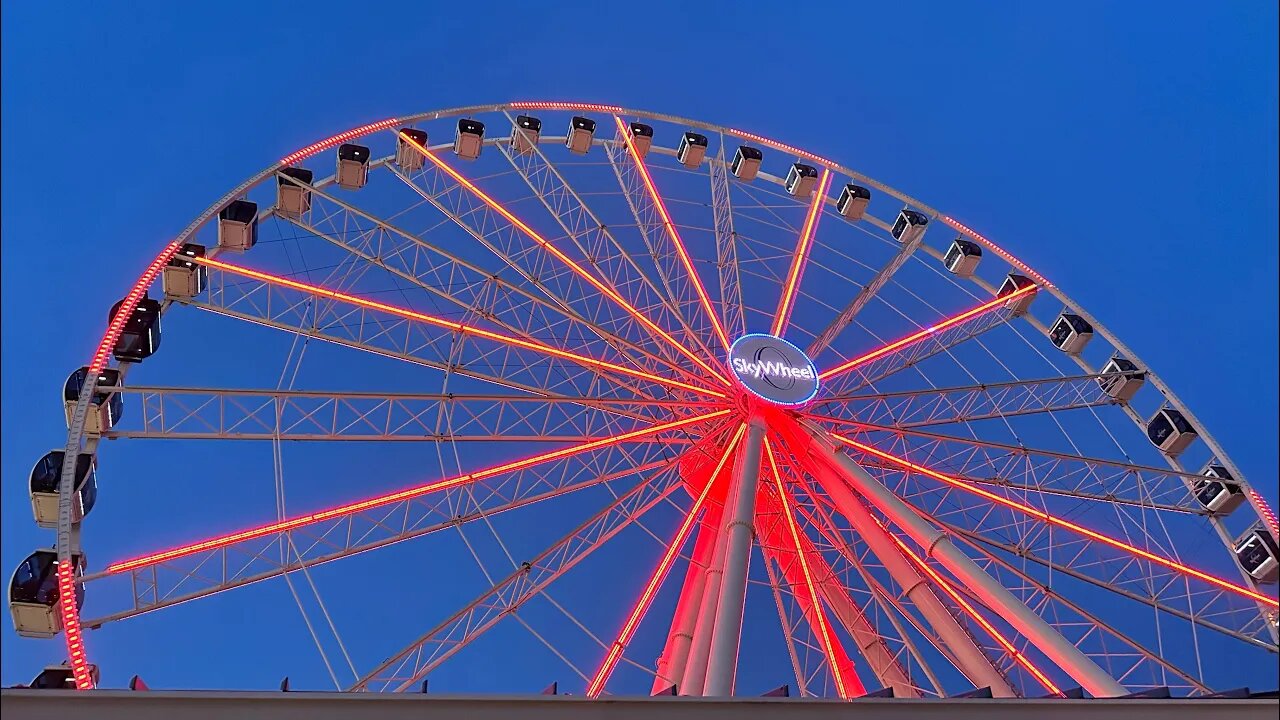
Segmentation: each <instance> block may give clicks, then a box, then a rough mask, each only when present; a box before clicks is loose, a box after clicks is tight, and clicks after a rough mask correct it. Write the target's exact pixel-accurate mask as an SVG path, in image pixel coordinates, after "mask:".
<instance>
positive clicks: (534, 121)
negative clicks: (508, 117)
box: [511, 115, 542, 155]
mask: <svg viewBox="0 0 1280 720" xmlns="http://www.w3.org/2000/svg"><path fill="white" fill-rule="evenodd" d="M540 137H542V121H541V120H539V119H538V118H536V117H533V116H530V115H517V116H516V121H515V124H514V125H512V127H511V149H512V150H515V151H516V154H517V155H527V154H529V153H531V152H533V149H534V148H536V147H537V146H538V139H539V138H540Z"/></svg>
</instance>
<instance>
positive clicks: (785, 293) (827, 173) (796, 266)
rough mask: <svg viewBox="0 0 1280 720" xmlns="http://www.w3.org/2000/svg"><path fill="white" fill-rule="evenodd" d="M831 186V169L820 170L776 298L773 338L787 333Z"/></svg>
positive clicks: (771, 332)
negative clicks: (784, 278) (789, 263)
mask: <svg viewBox="0 0 1280 720" xmlns="http://www.w3.org/2000/svg"><path fill="white" fill-rule="evenodd" d="M830 186H831V169H830V168H826V167H824V168H822V177H821V178H819V179H818V188H817V190H814V192H813V199H812V200H811V201H810V202H809V212H808V213H807V214H806V215H805V218H804V225H803V226H802V227H801V229H800V241H799V242H798V243H796V254H795V256H794V257H793V258H792V259H791V270H790V271H789V272H788V273H787V282H786V283H785V284H784V285H783V287H782V297H781V298H778V310H777V312H775V313H774V314H773V330H771V331H770V332H769V334H770V335H773V336H774V337H782V333H784V332H786V331H787V323H788V322H789V321H790V320H791V306H792V303H794V302H795V295H796V290H797V289H798V288H799V287H800V277H801V276H802V275H803V274H804V266H805V263H807V262H808V260H809V246H810V245H811V244H812V243H813V236H814V234H815V233H816V232H817V230H818V220H819V219H820V218H821V217H822V204H823V203H824V202H826V199H827V190H828V188H830Z"/></svg>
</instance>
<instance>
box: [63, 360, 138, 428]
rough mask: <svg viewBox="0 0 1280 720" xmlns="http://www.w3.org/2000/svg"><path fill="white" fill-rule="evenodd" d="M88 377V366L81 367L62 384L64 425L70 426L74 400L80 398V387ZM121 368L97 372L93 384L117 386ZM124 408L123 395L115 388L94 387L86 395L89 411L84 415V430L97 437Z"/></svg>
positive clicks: (74, 408) (74, 407) (109, 426)
mask: <svg viewBox="0 0 1280 720" xmlns="http://www.w3.org/2000/svg"><path fill="white" fill-rule="evenodd" d="M88 377H89V368H87V367H82V368H80V369H79V370H76V371H75V372H73V373H71V375H70V376H69V377H68V378H67V382H66V383H65V384H63V386H62V404H63V408H64V409H65V410H66V415H67V427H68V428H70V427H71V419H72V416H73V415H74V413H75V410H76V402H77V401H79V399H80V391H81V390H83V389H84V383H85V380H86V379H88ZM119 385H120V371H119V370H115V369H111V368H108V369H105V370H103V371H101V372H100V373H98V380H97V385H96V386H95V387H96V388H103V387H118V386H119ZM123 410H124V398H123V397H121V395H120V393H118V392H104V391H102V390H98V389H95V390H94V392H93V396H92V397H91V398H89V412H88V414H86V415H85V418H84V433H85V435H87V436H88V437H90V438H97V437H99V436H101V435H102V433H104V432H106V431H107V430H110V429H111V428H112V426H114V425H115V424H116V423H117V422H119V421H120V414H121V412H122V411H123Z"/></svg>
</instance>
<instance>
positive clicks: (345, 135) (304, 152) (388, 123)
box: [280, 118, 400, 166]
mask: <svg viewBox="0 0 1280 720" xmlns="http://www.w3.org/2000/svg"><path fill="white" fill-rule="evenodd" d="M399 122H400V118H387V119H386V120H380V121H378V122H376V123H370V124H368V125H361V126H360V127H358V128H352V129H351V130H348V131H346V132H342V133H338V134H337V135H334V136H333V137H331V138H326V139H324V140H321V141H320V142H317V143H312V144H310V145H308V146H306V147H304V148H302V149H301V150H299V151H297V152H295V153H292V154H290V155H285V156H284V157H282V158H280V164H281V165H285V166H287V165H292V164H293V163H295V162H297V161H299V160H302V159H304V158H307V157H309V156H311V155H315V154H316V153H318V152H320V151H321V150H327V149H329V148H331V147H333V146H334V145H337V144H339V143H344V142H346V141H348V140H355V139H356V138H358V137H360V136H362V135H368V134H369V133H371V132H377V131H378V130H386V129H388V128H392V127H395V126H396V124H397V123H399Z"/></svg>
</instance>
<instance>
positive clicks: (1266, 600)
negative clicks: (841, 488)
mask: <svg viewBox="0 0 1280 720" xmlns="http://www.w3.org/2000/svg"><path fill="white" fill-rule="evenodd" d="M831 437H833V438H835V439H836V440H839V441H840V442H842V443H844V444H845V445H848V446H850V447H853V448H857V449H858V450H860V451H862V452H865V453H867V454H870V455H874V456H876V457H878V458H881V459H883V460H888V461H890V462H892V463H894V464H896V465H900V466H902V467H905V468H907V469H909V470H912V471H914V472H918V473H921V474H923V475H928V476H929V477H931V478H933V479H935V480H940V481H942V482H944V483H946V484H948V485H951V486H953V487H957V488H960V489H961V490H964V491H966V492H969V493H972V494H974V495H978V496H979V497H983V498H986V499H987V500H990V501H991V502H994V503H997V504H999V505H1004V506H1005V507H1009V508H1013V509H1014V510H1018V511H1020V512H1023V513H1026V514H1027V515H1030V516H1031V517H1034V518H1036V519H1038V520H1043V521H1044V522H1047V523H1049V524H1051V525H1057V526H1058V527H1061V528H1066V529H1067V530H1071V531H1072V532H1075V533H1079V534H1080V535H1083V536H1085V537H1087V538H1089V539H1091V540H1097V541H1098V542H1101V543H1103V544H1106V545H1110V546H1111V547H1114V548H1117V549H1120V550H1124V551H1125V552H1128V553H1132V554H1133V555H1136V556H1138V557H1140V558H1143V559H1144V560H1148V561H1150V562H1153V563H1156V564H1157V565H1162V566H1164V567H1167V568H1169V569H1171V570H1176V571H1178V572H1180V573H1183V574H1185V575H1190V576H1191V577H1194V578H1197V579H1199V580H1203V581H1205V582H1207V583H1209V584H1211V585H1215V586H1217V587H1220V588H1222V589H1224V590H1230V591H1231V592H1234V593H1236V594H1238V595H1243V596H1244V597H1247V598H1249V599H1251V600H1256V601H1258V602H1260V603H1263V604H1266V605H1269V606H1271V607H1280V601H1277V600H1276V599H1275V598H1270V597H1267V596H1266V595H1263V594H1262V593H1259V592H1256V591H1254V590H1250V589H1249V588H1246V587H1242V586H1240V585H1236V584H1234V583H1231V582H1229V581H1227V580H1223V579H1222V578H1218V577H1214V576H1213V575H1210V574H1208V573H1205V572H1201V571H1199V570H1196V569H1195V568H1192V567H1188V566H1186V565H1183V564H1182V563H1180V562H1177V561H1175V560H1170V559H1169V558H1166V557H1161V556H1159V555H1156V554H1154V553H1151V552H1147V551H1146V550H1143V549H1142V548H1139V547H1135V546H1133V545H1130V544H1129V543H1126V542H1124V541H1122V540H1117V539H1115V538H1113V537H1109V536H1107V535H1103V534H1102V533H1100V532H1097V531H1095V530H1090V529H1089V528H1086V527H1084V526H1082V525H1077V524H1075V523H1073V522H1071V521H1070V520H1063V519H1062V518H1059V517H1054V516H1053V515H1050V514H1049V513H1047V512H1044V511H1042V510H1037V509H1035V508H1033V507H1031V506H1029V505H1023V504H1022V503H1020V502H1016V501H1014V500H1010V499H1008V498H1005V497H1002V496H1000V495H997V494H996V493H993V492H990V491H988V490H983V489H982V488H979V487H976V486H974V485H971V484H969V483H967V482H965V481H963V480H960V479H958V478H953V477H951V476H949V475H944V474H942V473H940V472H938V471H937V470H932V469H930V468H927V467H925V466H923V465H918V464H916V463H913V462H911V461H910V460H906V459H903V458H900V457H898V456H896V455H892V454H890V453H887V452H885V451H883V450H879V449H877V448H874V447H871V446H870V445H864V444H862V443H860V442H858V441H856V440H850V439H849V438H846V437H841V436H840V435H837V434H835V433H831Z"/></svg>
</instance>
